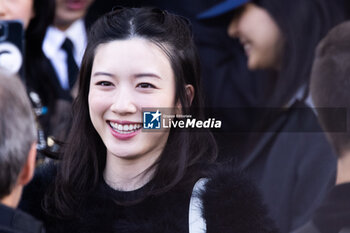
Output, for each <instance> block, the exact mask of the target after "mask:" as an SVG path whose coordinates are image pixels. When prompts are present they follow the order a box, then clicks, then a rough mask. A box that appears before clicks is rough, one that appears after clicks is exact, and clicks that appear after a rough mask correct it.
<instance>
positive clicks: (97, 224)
mask: <svg viewBox="0 0 350 233" xmlns="http://www.w3.org/2000/svg"><path fill="white" fill-rule="evenodd" d="M52 170H55V169H54V168H52V167H51V168H43V169H40V170H39V171H38V172H37V174H36V176H35V178H34V180H33V181H32V183H31V184H30V185H29V186H28V187H27V188H26V189H25V191H24V195H23V198H22V202H21V205H20V207H21V208H22V209H23V210H25V211H27V212H29V213H31V214H32V215H34V216H35V217H37V218H39V219H41V220H42V221H44V223H45V225H46V228H47V232H48V233H51V232H64V233H69V232H74V233H77V232H81V233H104V232H106V233H109V232H116V233H158V232H159V233H173V232H174V233H175V232H177V233H187V232H189V220H188V218H189V202H190V197H191V193H192V189H193V185H194V183H193V182H192V183H191V182H187V183H190V184H189V185H177V186H176V187H174V188H173V189H172V190H170V191H169V192H167V193H164V194H162V195H160V196H152V197H148V198H146V199H145V200H143V201H142V202H140V203H138V204H133V205H128V206H123V205H120V204H117V203H116V202H115V200H117V201H125V200H131V201H132V199H133V198H135V197H137V196H138V195H140V194H141V193H142V191H143V190H142V189H143V188H141V189H140V190H136V191H132V192H120V191H115V190H113V189H112V188H110V187H109V186H108V185H107V184H106V183H105V182H104V181H101V182H100V185H99V187H98V188H97V190H96V192H94V193H92V194H90V195H89V197H88V198H86V201H84V202H83V204H82V205H80V207H79V208H78V209H77V213H78V217H76V218H74V219H66V220H59V219H56V218H52V217H48V215H46V214H44V212H43V211H42V208H41V205H40V203H41V201H42V198H43V196H44V193H45V189H46V187H47V186H48V185H49V183H50V180H53V179H52V178H53V176H54V174H55V172H53V171H52ZM207 178H209V179H208V182H207V184H206V186H205V190H204V191H203V192H201V193H200V196H201V198H202V202H203V209H202V214H203V217H204V219H205V220H206V226H207V232H208V233H226V232H227V233H229V232H230V233H235V232H237V233H273V232H277V231H276V229H275V227H274V224H273V222H272V221H271V220H270V219H269V218H268V217H267V211H266V209H265V206H264V205H263V204H262V200H261V197H260V195H259V194H258V192H257V190H256V188H255V187H254V186H253V185H252V184H251V183H250V182H249V181H248V180H247V179H246V178H244V176H243V175H242V173H240V172H236V171H233V170H232V169H231V168H228V167H221V168H220V169H215V172H211V173H210V175H208V177H207ZM184 183H186V182H184Z"/></svg>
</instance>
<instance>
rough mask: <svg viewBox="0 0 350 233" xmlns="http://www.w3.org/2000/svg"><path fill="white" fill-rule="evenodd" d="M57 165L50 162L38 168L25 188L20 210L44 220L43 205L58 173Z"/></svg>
mask: <svg viewBox="0 0 350 233" xmlns="http://www.w3.org/2000/svg"><path fill="white" fill-rule="evenodd" d="M57 167H58V165H57V163H54V162H49V163H45V164H42V165H40V166H39V167H37V168H36V170H35V174H34V177H33V179H32V181H31V182H30V183H29V184H28V185H27V186H26V187H25V188H24V190H23V194H22V198H21V201H20V204H19V208H20V209H22V210H23V211H25V212H27V213H29V214H31V215H33V216H34V217H36V218H38V219H42V208H41V203H42V200H43V199H44V196H45V193H46V191H47V189H48V187H49V186H50V184H51V183H52V182H53V180H54V179H55V176H56V173H57Z"/></svg>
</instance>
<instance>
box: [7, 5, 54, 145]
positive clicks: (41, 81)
mask: <svg viewBox="0 0 350 233" xmlns="http://www.w3.org/2000/svg"><path fill="white" fill-rule="evenodd" d="M54 4H55V2H54V0H18V1H1V2H0V19H1V20H20V21H21V22H22V23H23V29H24V30H25V38H24V39H25V41H24V48H25V50H24V54H23V56H24V70H25V72H24V74H23V75H24V77H21V78H22V80H24V81H25V84H26V86H27V90H28V94H29V96H30V97H31V101H32V103H33V107H34V108H35V109H36V113H37V116H38V119H39V122H40V125H43V126H46V125H48V121H49V120H48V116H49V115H50V112H51V109H50V111H49V112H48V111H47V108H46V105H48V102H50V101H49V100H50V99H51V97H52V95H53V94H54V92H53V91H48V90H52V89H53V88H52V85H51V82H50V79H51V76H50V74H49V72H48V70H49V69H50V67H49V66H48V65H47V62H46V58H45V55H44V53H43V51H42V42H43V39H44V36H45V32H46V29H47V27H48V26H49V25H50V24H51V22H52V21H53V15H54ZM18 36H20V35H18ZM39 93H40V95H39ZM43 93H45V94H43ZM40 98H42V99H40ZM39 132H41V129H40V127H39ZM39 134H40V133H39ZM39 144H42V146H43V148H44V147H45V145H46V138H45V137H44V136H43V135H41V137H39Z"/></svg>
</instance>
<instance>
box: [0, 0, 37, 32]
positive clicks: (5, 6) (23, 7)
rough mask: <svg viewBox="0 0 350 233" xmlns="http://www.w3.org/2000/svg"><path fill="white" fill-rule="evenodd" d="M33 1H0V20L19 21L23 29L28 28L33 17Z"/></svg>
mask: <svg viewBox="0 0 350 233" xmlns="http://www.w3.org/2000/svg"><path fill="white" fill-rule="evenodd" d="M33 1H34V0H0V19H1V20H21V21H22V23H23V27H24V28H25V29H26V28H27V27H28V24H29V21H30V20H31V19H32V18H33V17H34V9H33Z"/></svg>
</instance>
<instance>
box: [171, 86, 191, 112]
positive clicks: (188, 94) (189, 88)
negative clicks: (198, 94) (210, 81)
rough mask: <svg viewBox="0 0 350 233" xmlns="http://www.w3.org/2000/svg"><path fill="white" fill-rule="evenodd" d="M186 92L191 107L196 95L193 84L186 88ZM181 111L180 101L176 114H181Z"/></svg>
mask: <svg viewBox="0 0 350 233" xmlns="http://www.w3.org/2000/svg"><path fill="white" fill-rule="evenodd" d="M185 91H186V97H187V101H188V103H189V106H191V105H192V101H193V98H194V94H195V93H194V88H193V86H192V85H191V84H187V85H186V86H185ZM189 106H188V107H189ZM181 109H182V106H181V102H180V100H178V101H177V103H176V110H175V114H181Z"/></svg>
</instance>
